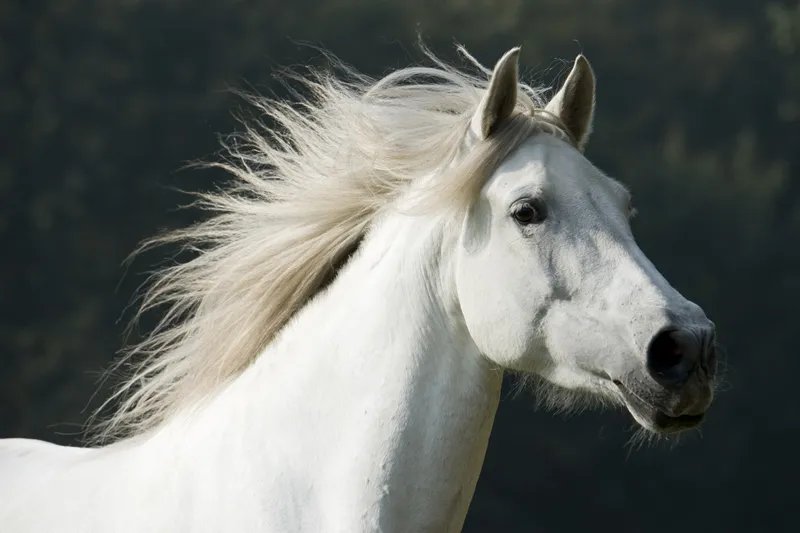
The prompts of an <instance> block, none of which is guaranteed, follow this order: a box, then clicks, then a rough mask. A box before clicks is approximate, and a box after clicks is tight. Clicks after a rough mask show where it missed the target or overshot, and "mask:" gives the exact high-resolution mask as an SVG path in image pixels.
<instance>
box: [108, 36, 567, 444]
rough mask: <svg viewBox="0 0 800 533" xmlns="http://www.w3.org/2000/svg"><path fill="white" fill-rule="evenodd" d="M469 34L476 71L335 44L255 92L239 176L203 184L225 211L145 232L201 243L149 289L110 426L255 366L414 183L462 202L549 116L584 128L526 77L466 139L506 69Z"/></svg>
mask: <svg viewBox="0 0 800 533" xmlns="http://www.w3.org/2000/svg"><path fill="white" fill-rule="evenodd" d="M459 50H460V51H461V52H462V54H463V55H464V57H465V58H466V59H467V61H468V63H469V64H470V67H471V70H472V71H473V73H468V72H465V71H462V70H459V69H456V68H455V67H453V66H450V65H448V64H445V63H444V62H443V61H441V60H440V59H438V58H437V57H435V56H434V55H433V54H432V53H430V52H429V51H428V50H426V49H423V53H424V55H425V57H426V58H427V60H428V61H430V63H431V66H416V67H411V68H405V69H401V70H397V71H395V72H393V73H391V74H389V75H387V76H385V77H383V78H382V79H380V80H377V81H376V80H373V79H371V78H369V77H367V76H364V75H362V74H360V73H357V72H355V71H354V70H353V69H352V68H350V67H347V66H344V65H342V64H341V63H339V62H338V61H336V60H335V59H334V58H331V57H328V59H329V64H330V65H331V67H330V68H329V69H325V70H322V69H320V70H317V69H308V71H307V72H303V73H290V74H287V75H286V79H287V80H288V82H293V83H297V84H299V86H300V88H301V89H300V90H297V89H296V88H295V89H294V90H293V92H292V94H293V95H294V96H295V99H294V101H292V102H290V101H282V100H275V99H267V98H262V97H254V96H249V97H247V99H248V101H249V102H250V103H252V104H253V105H254V106H255V108H256V109H257V110H258V111H259V112H260V113H262V114H263V116H264V120H263V121H258V122H256V123H246V124H245V126H244V128H245V129H244V132H243V133H241V134H238V135H235V136H232V137H231V138H230V139H229V140H228V141H227V142H226V143H225V148H226V151H227V156H226V157H225V158H224V160H223V161H222V162H216V163H211V164H210V166H213V167H219V168H222V169H224V170H226V171H227V172H229V173H230V175H231V176H232V178H233V179H232V180H231V181H230V183H229V184H228V185H227V186H226V187H225V188H224V189H222V190H221V191H218V192H213V193H206V194H200V195H199V198H200V199H199V205H200V207H202V208H204V209H206V210H208V211H210V212H212V213H213V215H212V216H211V218H210V219H208V220H206V221H204V222H201V223H198V224H196V225H194V226H192V227H189V228H187V229H183V230H179V231H176V232H174V233H171V234H168V235H166V236H161V237H158V238H155V239H152V240H150V241H148V242H146V243H145V244H144V245H143V246H142V248H148V247H150V246H153V245H156V244H163V243H178V244H180V245H182V246H183V247H184V248H185V249H189V250H191V251H193V252H195V254H194V256H193V258H192V259H190V260H188V261H187V262H185V263H182V264H178V265H175V266H170V267H168V268H165V269H163V270H162V271H160V272H158V273H157V274H156V275H155V276H154V278H153V280H152V283H151V284H150V286H149V288H148V289H147V291H146V292H145V293H143V295H142V298H141V306H140V309H139V311H138V313H137V315H136V316H137V318H138V317H139V316H140V315H141V314H142V313H143V312H145V311H148V310H151V309H154V308H159V309H161V308H164V309H165V311H164V314H163V318H162V319H161V321H160V322H159V323H158V325H157V326H156V327H155V328H154V330H153V331H152V332H151V333H150V334H149V335H148V336H147V337H146V338H145V339H144V340H143V341H142V342H140V343H139V344H137V345H135V346H133V347H131V348H130V349H128V350H127V351H126V353H125V355H124V358H123V359H122V361H121V362H120V364H119V365H117V367H115V368H116V369H120V368H122V365H125V366H129V365H130V366H131V367H132V368H133V369H134V370H133V373H132V374H131V375H130V377H129V378H128V379H127V380H125V381H124V382H123V383H122V384H121V386H120V387H119V388H118V389H117V390H116V392H115V393H114V394H113V396H112V397H111V398H110V399H109V400H108V401H107V402H106V404H104V407H106V406H107V405H110V404H111V403H115V402H119V406H118V408H117V410H116V412H115V414H113V415H112V416H111V417H110V418H108V419H107V420H104V421H101V422H100V423H99V424H98V428H97V429H98V430H99V437H100V438H101V439H109V438H114V437H124V436H130V435H135V434H140V433H143V432H145V431H148V430H150V429H152V428H155V427H158V426H159V425H161V424H162V423H164V421H165V420H167V419H168V418H169V417H170V416H171V415H172V414H174V413H175V412H176V410H179V409H182V408H184V407H186V406H188V405H191V404H192V403H196V402H197V401H198V400H199V399H201V398H202V397H203V396H205V395H208V394H209V393H210V392H211V391H213V390H214V389H215V388H216V387H218V386H219V385H220V384H222V383H224V382H226V381H227V380H230V379H231V378H232V377H234V376H236V375H238V374H240V373H241V372H242V371H243V370H244V369H245V368H247V367H248V365H250V364H251V363H252V362H253V361H254V360H255V359H256V357H257V356H258V355H259V353H261V352H262V351H263V350H264V349H265V347H266V346H267V345H268V343H269V342H270V341H271V340H272V339H273V338H274V337H275V335H276V334H277V333H278V332H279V331H280V330H281V329H282V328H283V327H284V326H285V325H286V323H287V321H289V319H290V318H291V317H292V316H293V315H294V314H295V313H297V312H298V310H299V309H301V308H302V307H303V306H304V305H305V304H306V303H307V302H308V301H309V299H310V298H312V297H313V296H314V294H315V293H317V292H318V291H319V290H320V288H321V287H322V286H323V285H324V284H325V283H326V282H327V281H328V280H330V279H331V278H332V277H333V276H334V275H335V272H336V269H337V267H338V266H339V265H340V264H341V263H342V261H343V259H345V258H346V257H347V256H348V255H349V254H350V253H351V252H352V251H353V249H354V247H355V246H357V243H358V242H359V241H360V240H361V239H362V237H363V236H364V235H365V232H366V231H367V229H368V228H369V226H370V224H371V223H372V222H373V220H375V218H376V216H377V215H379V214H380V213H381V212H382V211H383V210H385V209H387V208H388V207H390V206H392V204H393V203H394V202H396V201H397V199H398V198H399V197H400V196H401V195H402V194H403V193H404V192H405V191H407V190H408V187H409V185H410V184H412V183H415V181H416V183H418V184H419V183H422V182H421V181H419V180H420V179H421V178H423V177H426V178H430V179H427V180H425V184H426V185H425V187H424V190H423V191H422V194H421V195H420V198H419V199H418V200H419V201H418V205H420V206H422V207H423V208H424V209H426V210H435V209H442V210H451V211H452V215H453V216H458V213H459V212H462V213H463V211H464V209H465V208H467V207H468V206H469V205H470V204H471V203H472V202H473V201H474V199H475V198H476V196H477V194H478V193H479V191H480V189H481V187H482V185H483V184H484V182H485V181H486V179H487V178H488V177H489V175H490V174H491V173H492V172H493V171H494V169H495V168H496V167H497V165H498V164H499V163H500V162H501V161H502V160H503V159H504V158H505V157H506V156H507V155H508V154H509V152H511V151H512V150H514V149H515V148H516V147H517V146H518V145H519V144H520V143H521V142H522V141H524V140H525V139H527V138H528V137H529V136H530V135H532V134H533V133H534V132H538V131H546V132H549V133H552V134H556V135H558V136H560V137H563V138H567V140H569V139H568V136H567V134H566V133H565V131H564V128H562V127H560V126H559V123H558V120H557V119H556V118H555V117H553V116H551V115H549V114H548V113H546V112H545V111H544V110H543V101H542V98H541V93H542V90H541V89H534V88H532V87H529V86H527V85H523V84H521V85H520V87H519V89H520V90H519V92H518V102H517V106H516V113H515V115H513V116H512V117H511V118H510V119H508V120H506V121H505V122H504V123H503V124H501V125H500V126H499V127H498V128H497V129H496V131H494V132H493V133H492V135H491V136H490V137H489V138H488V139H486V140H484V141H481V142H479V143H477V144H476V145H475V146H473V147H471V148H470V149H469V150H463V149H462V148H463V147H464V140H465V136H466V134H467V132H468V128H469V124H470V119H471V117H472V116H473V114H474V113H475V111H476V109H477V107H478V104H479V102H480V100H481V97H482V95H483V94H484V92H485V90H486V87H487V85H488V79H489V76H490V74H491V72H490V71H489V70H487V69H486V68H484V67H483V66H481V65H480V64H479V63H478V62H477V61H476V60H475V59H473V58H472V57H471V56H470V55H469V54H468V53H467V52H466V51H465V50H463V49H459ZM287 86H288V87H290V88H292V87H295V86H293V85H291V83H289V84H287Z"/></svg>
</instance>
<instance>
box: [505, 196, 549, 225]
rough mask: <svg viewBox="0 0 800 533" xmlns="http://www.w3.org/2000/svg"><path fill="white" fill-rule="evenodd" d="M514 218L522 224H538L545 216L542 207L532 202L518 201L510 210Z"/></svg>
mask: <svg viewBox="0 0 800 533" xmlns="http://www.w3.org/2000/svg"><path fill="white" fill-rule="evenodd" d="M511 215H512V216H513V217H514V220H516V221H517V222H519V223H520V224H523V225H526V226H527V225H530V224H540V223H542V222H544V219H545V218H546V216H545V212H544V208H543V207H542V206H541V205H536V204H535V203H533V202H529V201H526V202H519V203H518V204H516V205H515V206H514V209H513V210H512V211H511Z"/></svg>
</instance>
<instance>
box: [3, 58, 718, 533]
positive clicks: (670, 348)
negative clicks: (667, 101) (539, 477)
mask: <svg viewBox="0 0 800 533" xmlns="http://www.w3.org/2000/svg"><path fill="white" fill-rule="evenodd" d="M459 49H460V51H461V52H462V53H463V56H464V57H465V58H466V59H467V60H468V63H469V65H470V67H469V68H465V67H457V66H455V65H454V64H453V63H451V62H446V61H444V60H442V59H440V58H438V57H437V56H435V55H434V54H433V53H432V52H430V51H428V50H427V49H424V51H425V55H426V57H427V58H428V59H429V60H428V61H426V62H422V63H419V64H417V65H414V66H410V67H407V68H402V69H398V70H395V71H393V72H391V73H389V74H387V75H385V76H384V77H381V78H371V77H369V76H366V75H364V74H362V73H360V72H358V71H357V70H355V69H354V68H352V67H349V66H345V65H344V64H341V63H336V62H335V58H333V56H330V59H331V61H333V63H331V64H332V65H333V68H328V67H325V68H311V67H309V68H308V70H307V71H306V70H303V71H295V72H294V73H293V74H290V76H289V79H290V81H293V82H294V81H299V82H301V83H302V91H300V90H298V91H296V92H295V96H296V98H294V99H293V100H291V101H290V100H287V99H280V98H265V97H261V96H251V97H249V100H250V101H251V102H252V103H253V104H254V105H255V106H256V109H258V112H259V113H260V114H261V115H262V117H263V118H259V119H256V120H254V121H251V122H247V121H245V123H246V127H245V128H244V131H241V132H239V133H238V134H235V135H233V136H232V137H230V140H228V141H223V144H224V146H225V147H226V148H227V152H225V157H222V158H220V159H221V160H220V161H216V162H211V163H208V164H209V165H211V166H216V167H220V168H222V169H224V170H226V171H227V172H228V173H229V174H230V178H229V183H228V185H226V186H224V187H222V188H220V189H219V190H217V191H215V192H212V193H200V194H199V198H198V200H197V202H198V205H199V206H200V207H201V208H203V209H206V210H207V212H208V213H209V215H208V216H207V217H206V218H205V219H204V220H202V221H200V222H198V223H196V224H194V225H191V226H189V227H188V228H186V229H182V230H179V231H177V232H175V233H170V234H167V235H166V236H162V237H156V238H154V239H152V240H151V241H148V242H147V243H145V246H148V245H153V244H163V243H165V242H166V243H173V244H175V243H180V244H181V245H182V246H183V248H184V249H186V250H188V251H189V252H192V255H191V257H190V258H188V259H186V260H185V261H183V262H179V263H177V264H172V265H170V266H168V267H166V268H165V269H163V270H162V271H160V272H159V273H158V274H157V276H156V277H155V278H154V279H153V280H152V283H151V285H150V286H149V288H148V289H147V291H146V292H145V293H144V295H143V296H142V300H141V302H140V310H141V311H144V310H152V309H163V310H164V312H163V315H162V316H163V318H162V319H161V321H160V322H159V323H158V324H157V325H156V327H155V328H154V329H153V330H152V331H151V332H149V333H148V334H147V335H146V336H145V338H144V340H142V341H141V343H138V344H135V345H134V346H132V347H131V348H130V349H129V350H128V351H127V352H126V354H125V358H124V359H123V360H124V361H126V363H125V364H126V365H128V364H130V365H133V366H132V368H133V371H132V373H131V375H129V376H128V378H127V379H126V380H123V381H122V383H121V385H120V386H119V388H118V389H117V390H116V392H115V393H114V395H113V396H112V397H111V398H110V399H109V401H113V402H114V404H115V406H116V408H115V409H114V410H113V414H112V415H110V416H109V417H107V418H105V419H102V420H98V423H97V427H98V428H99V429H98V432H99V433H98V435H99V436H100V437H101V438H102V439H104V440H102V441H100V442H99V444H96V445H92V446H86V447H59V446H55V445H53V444H49V443H46V442H43V441H35V440H27V439H5V440H3V441H0V472H1V473H2V475H0V529H2V531H3V532H4V533H23V532H37V533H39V532H42V531H60V532H65V533H67V532H75V533H78V532H79V533H93V532H96V533H109V532H120V533H127V532H131V533H133V532H137V533H139V532H147V533H153V532H165V533H166V532H168V533H178V532H193V533H196V532H220V531H236V532H237V533H246V532H285V531H291V532H314V533H320V532H348V533H353V532H377V531H381V532H393V531H398V532H400V531H402V532H408V531H436V532H455V531H460V530H461V528H462V527H463V524H464V520H465V517H466V514H467V509H468V507H469V504H470V501H471V499H472V497H473V494H474V490H475V486H476V483H477V481H478V476H479V473H480V471H481V467H482V463H483V460H484V456H485V453H486V449H487V444H488V441H489V436H490V433H491V430H492V424H493V421H494V417H495V413H496V411H497V408H498V403H499V400H500V395H501V384H502V379H503V375H504V373H506V372H514V373H522V374H524V375H528V376H535V377H536V380H538V382H539V383H540V385H538V386H542V387H549V392H548V394H550V395H551V397H552V399H553V401H554V402H561V404H562V405H578V404H582V403H583V402H585V401H595V400H596V401H599V402H600V403H605V404H613V405H620V406H624V407H625V408H627V410H628V411H629V412H630V414H631V415H632V417H633V419H634V420H635V421H636V422H637V423H638V425H640V426H641V428H642V429H641V430H642V431H644V432H647V434H651V435H656V436H658V435H669V434H676V433H680V432H683V431H685V430H689V429H691V428H695V427H697V426H698V425H699V424H700V423H701V422H702V420H703V418H704V416H705V414H706V412H707V410H708V408H709V407H710V404H711V402H712V398H713V389H714V383H715V370H716V351H715V328H714V324H713V323H712V322H711V321H710V320H709V318H708V317H707V316H706V314H705V312H704V311H703V310H702V309H701V308H700V307H699V306H698V305H696V304H694V303H692V302H691V301H689V300H687V299H686V298H685V297H684V296H682V295H681V294H680V293H679V292H678V291H677V290H676V289H675V288H673V287H672V286H671V285H670V284H669V282H668V281H667V280H666V279H665V278H664V277H663V276H662V275H661V274H660V273H659V272H658V270H657V269H656V267H655V266H654V265H653V264H652V263H651V262H650V261H649V260H648V258H647V257H646V256H645V254H644V253H643V252H642V251H641V249H640V248H639V247H638V245H637V243H636V241H635V239H634V237H633V234H632V230H631V225H630V217H631V216H632V213H633V206H632V202H631V194H630V192H629V190H628V188H626V187H625V186H624V185H622V184H621V183H620V182H619V181H617V180H615V179H613V178H611V177H609V176H607V175H606V174H604V173H603V172H601V171H600V170H599V169H597V168H596V167H595V166H594V165H593V164H592V163H591V162H590V161H589V160H588V159H587V158H586V157H585V155H584V150H585V147H586V144H587V141H588V139H589V136H590V133H591V132H592V128H593V120H594V111H595V85H596V79H595V75H594V72H593V69H592V67H591V66H590V64H589V62H588V60H587V59H586V57H585V56H583V55H578V56H577V57H576V59H575V61H574V63H573V64H572V68H571V70H570V72H569V74H568V76H567V77H566V79H565V80H564V82H563V84H561V86H560V87H559V88H557V90H556V91H555V93H554V95H553V96H552V97H551V98H546V97H545V94H548V90H547V89H544V88H541V87H536V88H535V87H533V86H531V85H528V84H526V83H525V82H524V81H523V80H521V79H520V76H519V66H518V65H519V54H520V48H518V47H516V48H512V49H510V50H509V51H508V52H506V53H505V54H504V55H503V56H502V57H501V58H500V59H499V61H498V62H497V63H496V64H495V66H494V68H493V69H489V68H486V67H484V66H483V65H481V63H480V62H478V61H477V60H476V59H475V58H473V57H472V56H471V55H470V54H469V53H468V52H467V51H466V50H465V49H463V48H459ZM287 83H288V82H287ZM543 390H548V389H543Z"/></svg>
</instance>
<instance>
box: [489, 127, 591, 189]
mask: <svg viewBox="0 0 800 533" xmlns="http://www.w3.org/2000/svg"><path fill="white" fill-rule="evenodd" d="M595 174H597V176H595ZM593 178H600V179H593ZM487 185H488V187H487V191H488V192H489V195H490V196H493V197H495V198H497V199H499V200H505V199H506V197H507V196H509V195H515V194H518V193H521V192H522V191H525V192H530V193H533V194H537V193H539V194H546V195H548V196H551V197H560V196H561V197H578V196H583V193H585V192H587V191H594V190H597V191H601V190H603V189H604V183H603V179H602V176H601V175H600V172H599V171H597V170H596V169H595V168H594V167H593V166H592V165H591V163H589V162H588V161H587V160H586V159H585V158H584V157H583V156H582V155H581V154H580V153H578V152H577V151H576V150H575V149H573V148H572V147H570V146H569V145H568V144H567V143H565V142H563V141H561V140H559V139H556V138H555V137H552V136H551V135H536V136H533V137H531V138H530V139H528V140H527V141H525V142H523V143H522V144H521V145H520V146H519V148H517V149H516V150H514V151H513V152H512V153H511V155H509V157H507V158H506V159H505V160H504V161H503V162H502V163H501V164H500V165H499V166H498V168H497V171H496V172H495V174H494V176H493V177H492V180H491V181H490V182H489V183H488V184H487Z"/></svg>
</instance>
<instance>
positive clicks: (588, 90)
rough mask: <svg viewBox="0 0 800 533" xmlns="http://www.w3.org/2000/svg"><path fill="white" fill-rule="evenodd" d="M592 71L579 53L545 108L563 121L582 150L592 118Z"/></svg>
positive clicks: (589, 130)
mask: <svg viewBox="0 0 800 533" xmlns="http://www.w3.org/2000/svg"><path fill="white" fill-rule="evenodd" d="M594 85H595V79H594V72H592V67H591V65H589V61H588V60H587V59H586V58H585V57H584V56H583V55H579V56H578V57H576V58H575V64H574V65H573V66H572V71H571V72H570V73H569V76H567V80H566V81H565V82H564V85H562V86H561V89H559V91H558V92H557V93H556V95H555V96H553V99H552V100H550V102H549V103H548V104H547V106H546V107H545V110H546V111H549V112H550V113H553V114H554V115H556V116H557V117H558V118H560V119H561V122H563V123H564V125H565V126H566V128H567V129H568V130H569V133H570V134H571V135H572V136H573V137H574V138H575V141H577V143H578V149H579V150H581V151H583V149H584V147H585V146H586V141H588V140H589V134H590V133H591V132H592V123H593V121H594Z"/></svg>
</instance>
